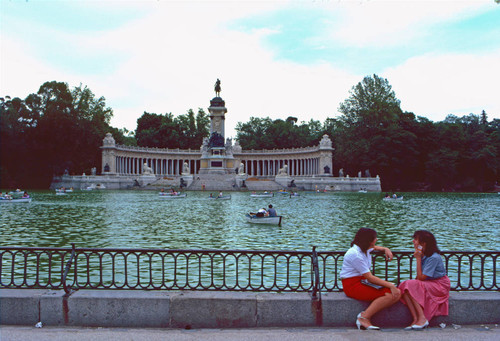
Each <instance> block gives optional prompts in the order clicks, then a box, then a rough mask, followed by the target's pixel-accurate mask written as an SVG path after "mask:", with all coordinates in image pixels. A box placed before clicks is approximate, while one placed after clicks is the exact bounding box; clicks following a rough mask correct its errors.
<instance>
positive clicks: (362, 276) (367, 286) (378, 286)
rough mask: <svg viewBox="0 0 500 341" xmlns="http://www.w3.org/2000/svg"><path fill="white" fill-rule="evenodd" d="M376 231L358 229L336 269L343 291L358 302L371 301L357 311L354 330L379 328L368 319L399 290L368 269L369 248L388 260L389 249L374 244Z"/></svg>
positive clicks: (394, 299) (398, 295)
mask: <svg viewBox="0 0 500 341" xmlns="http://www.w3.org/2000/svg"><path fill="white" fill-rule="evenodd" d="M376 242H377V232H376V231H375V230H373V229H370V228H364V227H362V228H360V229H359V230H358V232H357V233H356V236H355V237H354V240H353V241H352V243H351V248H350V249H349V250H348V251H347V252H346V253H345V255H344V261H343V263H342V270H341V271H340V278H341V279H342V287H343V289H344V293H345V294H346V295H347V296H348V297H351V298H355V299H357V300H361V301H371V303H370V305H369V306H368V308H366V309H365V311H362V312H360V313H359V314H358V316H357V318H356V326H357V327H358V329H368V330H379V329H380V328H379V327H376V326H374V325H372V323H371V321H370V319H371V318H372V316H373V315H375V314H376V313H377V312H379V311H380V310H382V309H385V308H387V307H389V306H391V305H393V304H394V303H396V302H397V301H399V299H400V298H401V292H400V291H399V289H398V288H396V286H395V285H394V284H392V283H390V282H387V281H384V280H383V279H380V278H378V277H376V276H374V275H373V274H372V273H371V271H370V269H371V268H372V257H371V255H370V253H371V252H372V251H373V250H377V251H382V252H384V254H385V258H386V259H387V260H391V259H392V257H393V256H392V252H391V250H389V249H388V248H386V247H381V246H377V245H375V243H376Z"/></svg>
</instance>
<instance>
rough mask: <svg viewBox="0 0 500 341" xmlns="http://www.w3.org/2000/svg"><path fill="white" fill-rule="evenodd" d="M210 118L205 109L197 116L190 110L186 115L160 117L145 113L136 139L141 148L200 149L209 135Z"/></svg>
mask: <svg viewBox="0 0 500 341" xmlns="http://www.w3.org/2000/svg"><path fill="white" fill-rule="evenodd" d="M208 124H209V118H208V116H207V114H206V113H205V112H204V111H203V109H201V108H200V109H198V113H197V114H196V115H195V113H194V111H193V110H191V109H190V110H188V112H187V113H186V114H185V115H179V116H177V117H174V115H172V113H168V114H165V115H158V114H155V113H148V112H144V114H143V115H142V116H141V117H140V118H138V119H137V129H136V131H135V137H136V139H137V145H138V146H141V147H157V148H181V149H189V148H191V149H198V148H200V146H201V145H202V143H203V138H204V137H208V134H209V127H208Z"/></svg>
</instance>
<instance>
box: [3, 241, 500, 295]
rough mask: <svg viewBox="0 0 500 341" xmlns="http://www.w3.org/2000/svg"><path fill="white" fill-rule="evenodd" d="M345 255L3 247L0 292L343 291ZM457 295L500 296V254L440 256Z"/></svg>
mask: <svg viewBox="0 0 500 341" xmlns="http://www.w3.org/2000/svg"><path fill="white" fill-rule="evenodd" d="M344 253H345V252H343V251H342V252H317V251H316V249H315V248H313V250H312V251H248V250H167V249H97V248H75V247H74V245H73V247H72V248H33V247H28V248H26V247H25V248H23V247H0V288H46V289H64V290H65V291H66V292H67V293H68V292H70V291H71V290H78V289H126V290H223V291H266V292H312V293H313V297H318V296H319V299H320V294H321V291H323V292H335V291H342V282H341V279H340V277H339V273H340V269H341V266H342V260H343V256H344ZM393 254H394V260H393V261H391V262H386V261H385V259H384V257H383V255H381V254H373V269H372V272H373V273H374V274H375V275H376V276H379V277H381V278H383V279H385V280H388V281H391V282H393V283H396V284H399V283H400V282H402V281H404V280H406V279H411V278H413V276H414V274H415V267H416V265H415V259H414V258H413V252H398V251H396V252H393ZM441 255H442V257H443V259H444V262H445V267H446V269H447V272H448V276H449V277H450V280H451V290H454V291H469V290H479V291H500V283H499V278H500V251H478V252H467V251H465V252H457V251H443V252H442V253H441Z"/></svg>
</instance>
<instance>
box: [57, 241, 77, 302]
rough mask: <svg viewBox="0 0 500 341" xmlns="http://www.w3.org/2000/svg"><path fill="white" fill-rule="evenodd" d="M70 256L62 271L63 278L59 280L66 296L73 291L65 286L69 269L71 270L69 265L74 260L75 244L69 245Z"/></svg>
mask: <svg viewBox="0 0 500 341" xmlns="http://www.w3.org/2000/svg"><path fill="white" fill-rule="evenodd" d="M71 248H72V250H71V256H70V257H69V260H68V261H67V262H66V267H65V269H64V273H63V276H62V278H61V281H62V284H63V288H64V292H65V293H66V294H69V293H71V292H72V291H73V289H71V287H68V285H67V284H66V278H67V277H68V272H69V269H70V268H71V264H72V263H73V259H74V258H75V251H76V249H75V243H71Z"/></svg>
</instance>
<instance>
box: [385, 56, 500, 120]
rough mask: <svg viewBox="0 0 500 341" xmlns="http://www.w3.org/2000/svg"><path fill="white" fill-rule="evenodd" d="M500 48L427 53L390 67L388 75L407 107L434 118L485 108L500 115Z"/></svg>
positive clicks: (386, 75)
mask: <svg viewBox="0 0 500 341" xmlns="http://www.w3.org/2000/svg"><path fill="white" fill-rule="evenodd" d="M499 60H500V49H497V50H496V51H493V52H491V53H487V54H481V55H476V54H473V53H463V54H443V55H434V54H427V55H422V56H418V57H414V58H411V59H409V60H407V61H406V62H405V63H403V64H401V65H399V66H397V67H394V68H389V69H387V70H386V71H385V72H384V73H383V75H384V77H386V78H387V79H388V80H389V82H390V83H391V85H392V86H393V90H394V91H395V92H396V96H397V97H398V98H399V99H401V106H402V108H403V109H404V110H407V111H412V112H414V113H415V114H416V115H418V116H425V117H428V118H429V119H431V120H434V121H440V120H443V119H444V118H445V117H446V116H447V115H448V114H453V115H456V116H462V115H468V114H469V113H474V114H476V115H479V114H480V113H481V111H482V110H485V111H486V112H487V113H488V114H489V117H490V119H492V118H500V102H499V101H498V79H500V65H499V63H498V61H499Z"/></svg>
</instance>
